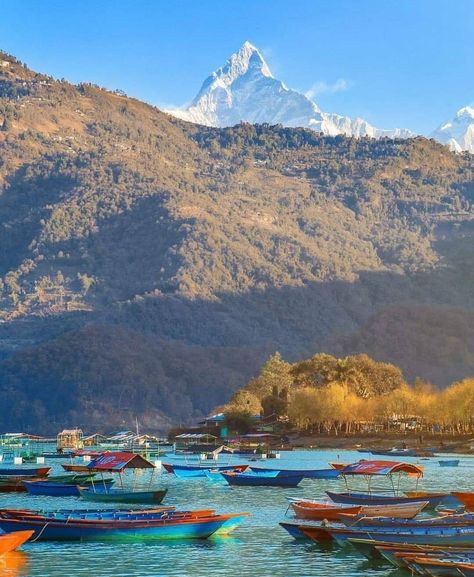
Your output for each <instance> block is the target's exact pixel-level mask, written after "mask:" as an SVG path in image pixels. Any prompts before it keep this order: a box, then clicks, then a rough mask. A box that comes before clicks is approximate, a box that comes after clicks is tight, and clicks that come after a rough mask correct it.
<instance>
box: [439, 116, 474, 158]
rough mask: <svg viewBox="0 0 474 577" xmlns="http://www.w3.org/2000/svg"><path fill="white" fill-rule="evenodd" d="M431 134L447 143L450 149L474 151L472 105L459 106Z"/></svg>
mask: <svg viewBox="0 0 474 577" xmlns="http://www.w3.org/2000/svg"><path fill="white" fill-rule="evenodd" d="M432 136H433V138H436V140H439V141H440V142H442V143H443V144H447V145H448V146H449V147H450V148H451V150H454V151H456V152H461V151H463V150H467V151H469V152H472V153H474V107H473V106H464V107H463V108H460V109H459V110H458V111H457V112H456V114H455V115H454V118H453V119H452V120H450V121H449V122H445V123H444V124H442V125H441V126H440V127H439V128H437V129H436V130H435V131H434V132H433V134H432Z"/></svg>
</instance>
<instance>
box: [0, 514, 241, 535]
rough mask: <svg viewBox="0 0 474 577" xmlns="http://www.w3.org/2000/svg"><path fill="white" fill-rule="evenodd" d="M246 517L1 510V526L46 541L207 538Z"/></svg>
mask: <svg viewBox="0 0 474 577" xmlns="http://www.w3.org/2000/svg"><path fill="white" fill-rule="evenodd" d="M246 516H247V513H230V514H226V515H217V514H213V515H209V516H202V517H200V516H188V517H184V518H179V517H173V516H172V515H171V516H169V517H167V516H165V515H162V516H158V517H157V518H152V517H145V518H141V519H137V520H132V519H125V520H119V521H117V520H110V519H106V520H103V519H81V520H79V519H71V517H69V518H68V519H62V520H57V519H50V518H34V517H28V516H24V517H14V516H8V515H6V514H5V513H1V514H0V528H1V529H3V530H4V531H7V532H11V531H16V530H18V529H21V530H28V531H34V536H35V539H36V540H42V541H77V540H80V541H88V540H100V541H104V540H163V539H206V538H208V537H210V536H211V535H212V534H214V533H216V532H218V531H219V530H221V531H224V532H228V531H229V530H232V529H233V528H235V526H236V524H238V523H239V522H241V521H242V520H243V519H244V518H245V517H246Z"/></svg>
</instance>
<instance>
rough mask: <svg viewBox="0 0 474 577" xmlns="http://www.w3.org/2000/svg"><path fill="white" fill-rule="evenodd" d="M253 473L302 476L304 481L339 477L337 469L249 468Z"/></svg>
mask: <svg viewBox="0 0 474 577" xmlns="http://www.w3.org/2000/svg"><path fill="white" fill-rule="evenodd" d="M250 469H251V470H252V471H254V472H255V473H261V472H265V471H276V472H281V473H284V474H289V475H302V476H303V478H304V479H337V478H338V477H340V475H341V471H340V470H338V469H334V468H332V469H267V468H264V467H250Z"/></svg>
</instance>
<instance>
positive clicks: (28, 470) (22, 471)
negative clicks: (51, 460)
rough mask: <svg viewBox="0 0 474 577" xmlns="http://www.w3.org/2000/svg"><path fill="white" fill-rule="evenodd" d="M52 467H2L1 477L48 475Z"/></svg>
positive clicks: (0, 468)
mask: <svg viewBox="0 0 474 577" xmlns="http://www.w3.org/2000/svg"><path fill="white" fill-rule="evenodd" d="M50 470H51V467H22V466H21V465H18V466H17V467H0V477H46V475H47V474H48V473H49V471H50Z"/></svg>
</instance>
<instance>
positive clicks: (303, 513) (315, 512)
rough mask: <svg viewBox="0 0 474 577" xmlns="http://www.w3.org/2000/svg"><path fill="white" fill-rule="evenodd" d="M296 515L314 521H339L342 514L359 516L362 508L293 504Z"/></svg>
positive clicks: (327, 504) (323, 504) (306, 503)
mask: <svg viewBox="0 0 474 577" xmlns="http://www.w3.org/2000/svg"><path fill="white" fill-rule="evenodd" d="M291 506H292V508H293V511H294V512H295V515H296V516H297V517H299V518H300V519H311V520H312V521H323V520H324V519H326V520H328V521H338V520H339V515H340V514H341V513H347V514H349V515H358V514H359V513H360V510H361V508H362V507H360V506H358V505H356V506H342V507H341V506H340V505H339V506H338V505H335V504H329V503H308V502H304V503H299V502H295V503H291Z"/></svg>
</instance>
